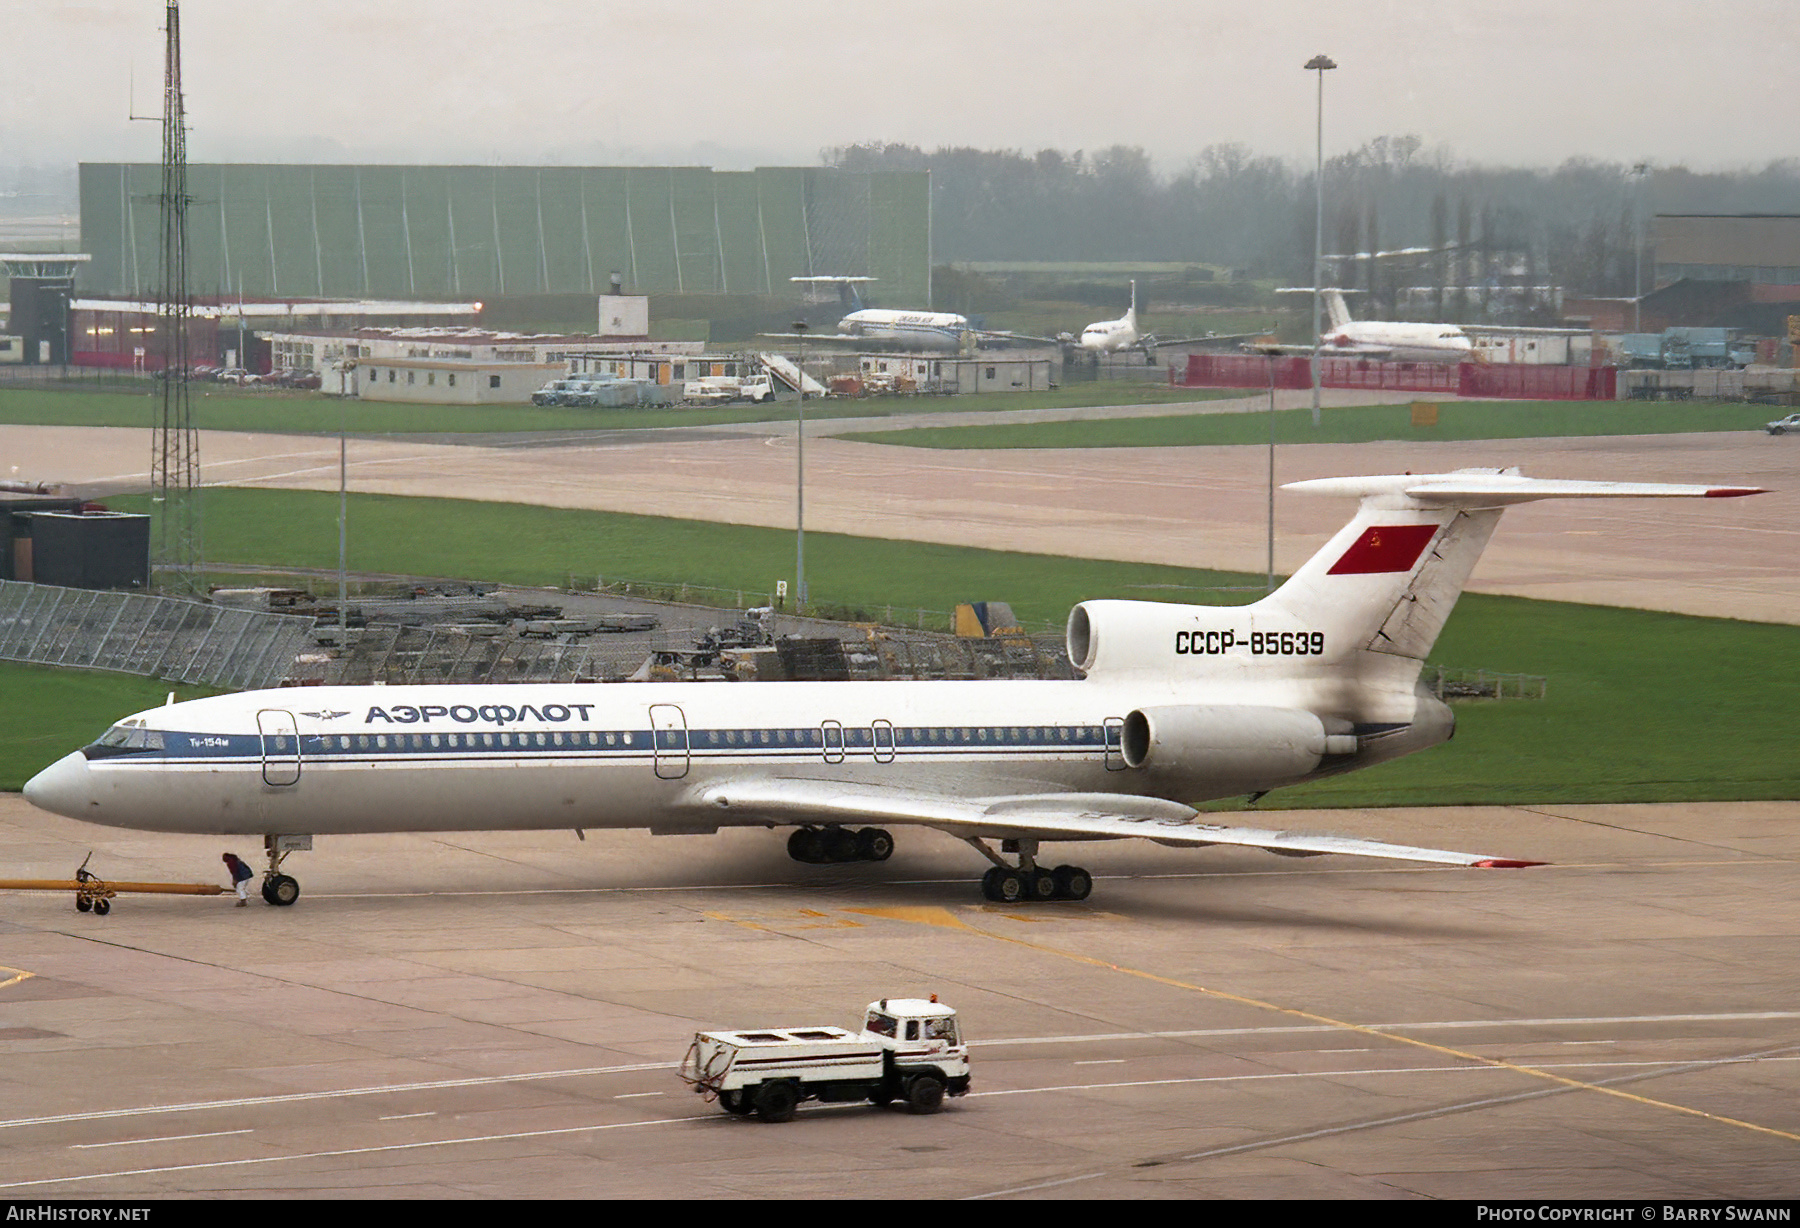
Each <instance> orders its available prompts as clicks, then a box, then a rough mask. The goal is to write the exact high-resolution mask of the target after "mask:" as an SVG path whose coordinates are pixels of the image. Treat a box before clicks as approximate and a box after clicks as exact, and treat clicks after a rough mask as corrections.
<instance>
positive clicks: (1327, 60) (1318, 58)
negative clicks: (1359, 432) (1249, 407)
mask: <svg viewBox="0 0 1800 1228" xmlns="http://www.w3.org/2000/svg"><path fill="white" fill-rule="evenodd" d="M1336 67H1337V61H1335V60H1333V59H1332V58H1331V57H1330V56H1328V55H1315V56H1314V57H1313V58H1312V59H1310V60H1308V61H1307V62H1306V68H1307V70H1308V71H1310V72H1317V73H1318V74H1319V107H1318V143H1317V148H1318V157H1317V161H1316V163H1315V169H1314V173H1313V183H1314V185H1315V186H1316V187H1317V188H1318V193H1319V199H1318V207H1317V209H1316V210H1315V211H1314V213H1313V351H1312V411H1313V415H1312V416H1313V425H1314V426H1318V425H1319V421H1320V418H1319V344H1320V341H1321V339H1322V338H1323V336H1324V323H1323V321H1322V320H1321V319H1320V315H1319V309H1320V301H1319V283H1320V282H1321V281H1322V280H1323V279H1324V276H1325V73H1326V70H1327V69H1332V68H1336Z"/></svg>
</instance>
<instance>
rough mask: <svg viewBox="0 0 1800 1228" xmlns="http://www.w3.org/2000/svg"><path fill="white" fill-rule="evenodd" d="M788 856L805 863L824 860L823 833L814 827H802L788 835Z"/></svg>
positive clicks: (817, 862)
mask: <svg viewBox="0 0 1800 1228" xmlns="http://www.w3.org/2000/svg"><path fill="white" fill-rule="evenodd" d="M788 856H789V857H792V858H793V859H794V860H795V861H803V862H805V863H806V864H807V865H818V864H819V863H820V862H822V861H824V860H825V833H824V832H822V831H820V830H819V829H818V828H816V827H802V828H799V829H797V830H796V831H795V832H794V834H793V835H791V836H789V837H788Z"/></svg>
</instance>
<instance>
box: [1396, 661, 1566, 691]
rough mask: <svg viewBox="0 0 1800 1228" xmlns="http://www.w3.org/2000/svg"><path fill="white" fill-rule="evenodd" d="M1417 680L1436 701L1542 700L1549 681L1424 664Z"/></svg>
mask: <svg viewBox="0 0 1800 1228" xmlns="http://www.w3.org/2000/svg"><path fill="white" fill-rule="evenodd" d="M1420 678H1421V681H1423V682H1424V683H1425V685H1426V687H1428V688H1429V689H1430V691H1431V693H1432V694H1433V695H1435V696H1437V697H1438V698H1439V699H1542V698H1544V695H1545V693H1546V692H1547V691H1548V690H1549V686H1550V682H1549V679H1547V678H1544V677H1542V676H1541V675H1538V674H1503V673H1499V672H1497V671H1495V670H1491V669H1452V668H1451V667H1449V666H1446V665H1427V666H1426V667H1425V669H1424V671H1423V673H1422V674H1421V676H1420Z"/></svg>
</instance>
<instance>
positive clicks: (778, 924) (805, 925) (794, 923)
mask: <svg viewBox="0 0 1800 1228" xmlns="http://www.w3.org/2000/svg"><path fill="white" fill-rule="evenodd" d="M703 915H704V916H705V917H706V919H707V920H709V921H728V922H730V923H731V924H732V925H739V926H742V927H743V928H745V929H747V930H757V931H759V932H761V933H765V934H781V933H788V932H791V931H794V930H850V929H860V928H862V922H861V921H852V920H851V919H850V918H848V917H834V916H832V915H831V914H830V913H827V912H820V911H819V910H818V909H816V908H798V909H795V910H794V911H793V912H781V913H756V914H754V915H751V916H737V915H735V914H732V913H728V912H708V913H705V914H703Z"/></svg>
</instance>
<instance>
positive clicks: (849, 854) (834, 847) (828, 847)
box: [825, 827, 862, 861]
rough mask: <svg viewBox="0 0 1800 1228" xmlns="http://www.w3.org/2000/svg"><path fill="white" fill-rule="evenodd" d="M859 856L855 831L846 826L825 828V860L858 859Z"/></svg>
mask: <svg viewBox="0 0 1800 1228" xmlns="http://www.w3.org/2000/svg"><path fill="white" fill-rule="evenodd" d="M861 856H862V854H861V851H860V849H859V845H858V840H857V836H856V833H855V832H853V831H851V830H850V829H849V828H847V827H828V828H826V829H825V859H826V860H827V861H858V860H860V859H861Z"/></svg>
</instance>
